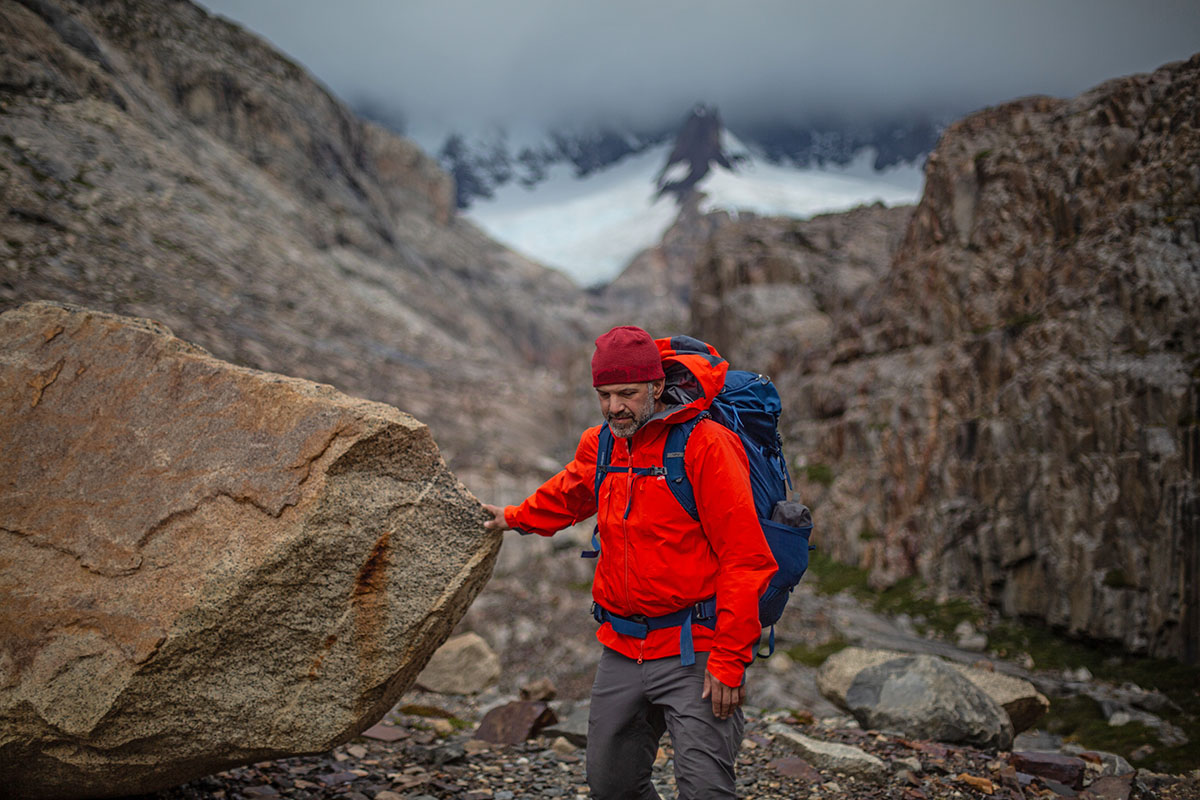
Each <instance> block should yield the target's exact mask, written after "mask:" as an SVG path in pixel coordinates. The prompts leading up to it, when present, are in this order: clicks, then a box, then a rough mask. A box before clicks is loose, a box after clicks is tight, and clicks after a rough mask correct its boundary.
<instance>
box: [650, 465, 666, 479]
mask: <svg viewBox="0 0 1200 800" xmlns="http://www.w3.org/2000/svg"><path fill="white" fill-rule="evenodd" d="M646 474H647V475H649V476H650V477H651V478H662V477H666V475H667V468H666V467H651V468H650V471H649V472H647V473H646Z"/></svg>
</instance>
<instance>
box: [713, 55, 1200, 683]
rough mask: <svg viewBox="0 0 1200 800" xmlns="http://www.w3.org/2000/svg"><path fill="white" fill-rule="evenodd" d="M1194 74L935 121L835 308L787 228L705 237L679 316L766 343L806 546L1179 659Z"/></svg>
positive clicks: (1196, 499)
mask: <svg viewBox="0 0 1200 800" xmlns="http://www.w3.org/2000/svg"><path fill="white" fill-rule="evenodd" d="M1198 87H1200V56H1197V57H1193V58H1192V59H1191V60H1189V61H1187V62H1181V63H1176V64H1170V65H1167V66H1164V67H1163V68H1161V69H1160V70H1158V71H1156V72H1154V73H1153V74H1149V75H1138V76H1133V77H1129V78H1123V79H1119V80H1114V81H1110V82H1108V83H1105V84H1103V85H1101V86H1099V87H1097V88H1096V89H1094V90H1092V91H1090V92H1088V93H1086V94H1084V95H1082V96H1080V97H1078V98H1076V99H1074V100H1069V101H1062V100H1053V99H1049V98H1030V99H1026V100H1020V101H1016V102H1013V103H1010V104H1007V105H1004V106H1000V107H997V108H993V109H988V110H985V111H981V112H979V113H977V114H975V115H972V116H970V117H967V118H966V119H964V120H961V121H960V122H957V123H955V124H954V125H952V126H950V127H949V128H948V129H947V130H946V132H945V134H944V136H943V137H942V140H941V142H940V144H939V145H938V147H937V149H936V150H935V151H934V153H933V155H932V156H931V157H930V159H929V162H928V165H927V167H926V189H925V194H924V197H923V199H922V201H921V203H920V205H919V206H918V207H917V209H916V210H915V211H914V212H913V215H912V221H911V224H910V225H909V227H908V230H907V233H906V234H905V237H904V240H903V242H902V244H901V246H900V248H899V249H898V250H897V251H896V253H895V255H894V258H893V260H892V263H891V264H890V266H889V267H887V268H886V269H881V270H880V271H879V272H878V273H877V277H876V276H873V275H871V274H868V273H864V277H865V278H868V280H865V281H864V282H863V283H862V284H861V285H860V287H859V288H858V289H857V290H854V289H851V290H850V291H849V292H841V293H838V294H835V295H833V296H834V297H835V298H837V300H838V302H837V303H829V302H815V303H814V302H813V300H814V298H820V297H821V296H822V290H821V287H823V286H828V285H829V283H830V277H831V276H830V275H829V274H805V273H804V272H803V271H802V270H799V269H796V268H795V267H794V265H795V264H797V263H800V262H801V261H802V259H803V258H804V257H805V254H806V253H807V252H808V251H809V250H810V248H809V246H808V245H806V244H805V243H804V242H802V241H797V242H796V243H795V244H793V245H792V246H790V247H789V246H788V245H787V242H786V239H785V235H786V232H787V231H788V230H789V229H791V228H792V227H793V226H792V224H791V223H789V222H786V221H775V222H774V224H773V227H772V228H768V229H766V230H765V231H764V230H759V229H758V228H755V227H754V226H753V225H750V224H747V225H746V226H745V227H744V228H743V229H742V230H741V231H740V232H739V231H738V230H737V229H736V228H725V229H723V230H722V232H721V234H722V235H724V236H725V237H726V243H725V245H723V246H722V247H720V248H714V249H715V251H716V252H717V253H718V258H717V259H716V260H714V262H713V265H712V266H711V267H710V268H709V269H708V270H707V272H708V275H707V277H703V276H702V277H698V279H697V280H698V286H699V285H701V284H702V285H703V286H704V287H706V288H704V289H703V291H701V290H698V291H697V292H695V293H694V294H693V312H694V315H695V316H696V318H697V320H698V321H700V322H702V323H703V324H702V325H700V326H699V327H698V329H697V331H696V333H697V335H700V336H702V337H704V338H707V339H709V340H710V341H713V342H714V343H715V344H717V346H718V348H720V349H721V352H722V354H723V355H726V356H727V357H733V358H737V357H738V355H739V354H740V353H741V352H752V351H758V352H764V351H765V352H767V353H771V354H774V361H773V362H771V363H767V364H766V365H765V366H766V369H767V370H769V371H771V372H772V374H773V377H775V378H776V383H777V385H779V386H780V391H781V393H782V394H783V395H784V401H785V412H786V415H785V421H784V424H785V432H784V437H785V451H786V452H788V453H789V454H792V455H793V456H794V457H795V458H796V459H797V463H796V464H795V466H794V473H795V474H796V475H797V477H799V478H800V484H799V487H798V488H799V491H800V493H801V495H802V498H803V499H804V500H805V502H807V503H808V504H809V505H810V506H812V508H813V511H814V515H815V516H816V517H817V518H818V519H820V520H823V521H824V523H822V535H823V536H824V537H825V538H824V541H823V544H822V546H823V547H824V548H826V552H830V553H832V554H833V555H835V556H836V557H837V558H839V559H841V560H843V561H848V562H851V563H857V564H859V565H861V566H864V567H868V568H870V569H871V570H872V574H873V578H874V580H875V581H876V582H877V583H878V584H879V585H881V586H883V585H888V584H890V583H892V582H894V581H896V580H898V579H900V578H902V577H905V576H909V575H914V574H916V575H919V576H920V577H922V578H923V579H925V580H926V581H927V582H929V583H931V584H933V585H934V586H935V587H936V588H937V590H938V591H939V592H940V593H942V594H949V593H956V594H964V595H971V596H974V597H976V598H978V599H980V600H982V601H984V602H986V603H987V604H989V605H991V606H993V607H995V608H997V609H999V610H1000V611H1002V612H1003V613H1004V614H1006V615H1009V616H1022V617H1026V618H1032V619H1038V620H1041V621H1043V622H1044V623H1046V624H1048V625H1051V626H1054V627H1056V628H1059V629H1062V630H1065V631H1067V632H1070V633H1074V634H1077V635H1080V636H1085V637H1089V638H1093V639H1103V640H1111V641H1115V642H1119V643H1120V644H1121V645H1122V646H1123V647H1125V648H1127V649H1129V650H1132V651H1136V652H1144V653H1151V654H1155V655H1159V656H1175V657H1179V658H1183V659H1185V660H1187V661H1190V662H1192V663H1196V662H1198V661H1200V372H1198V371H1197V367H1198V364H1200V362H1198V360H1197V359H1198V357H1200V324H1198V322H1197V321H1198V320H1200V274H1198V273H1197V269H1196V265H1197V264H1198V263H1200V166H1197V165H1200V91H1198V90H1197V89H1198ZM755 224H757V225H758V226H759V227H760V228H761V227H763V226H764V224H763V223H761V222H760V223H755ZM810 239H811V237H810ZM764 244H765V245H769V246H764ZM721 253H726V254H731V255H728V256H726V257H725V258H721V257H719V256H720V254H721ZM705 298H707V299H705ZM744 298H752V299H756V300H757V301H759V302H760V305H761V307H762V309H763V313H760V314H756V315H754V317H752V318H746V317H743V318H740V319H735V317H734V316H732V315H730V314H728V313H725V312H724V309H729V308H732V307H734V306H735V305H736V304H737V303H739V302H741V301H742V300H743V299H744ZM702 300H703V302H704V303H705V304H707V307H711V308H712V309H714V311H715V313H713V314H711V315H707V316H705V315H704V314H703V313H701V312H703V311H704V308H705V306H700V305H697V304H698V303H700V302H701V301H702ZM772 309H776V310H777V311H778V314H776V315H774V316H772V314H771V313H770V312H771V310H772ZM706 320H707V321H706ZM755 320H762V321H763V323H762V324H761V325H758V324H757V323H756V322H755ZM725 340H729V344H727V345H726V346H722V342H723V341H725Z"/></svg>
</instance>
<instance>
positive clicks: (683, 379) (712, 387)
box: [654, 336, 729, 423]
mask: <svg viewBox="0 0 1200 800" xmlns="http://www.w3.org/2000/svg"><path fill="white" fill-rule="evenodd" d="M654 343H655V344H656V345H658V352H659V355H660V356H662V362H663V372H664V373H666V388H665V389H664V390H663V398H664V400H665V402H666V404H667V408H666V409H665V410H664V411H663V412H661V413H660V414H657V415H655V416H656V417H657V418H660V419H669V420H670V421H671V422H673V423H674V422H683V421H684V420H686V419H688V418H690V417H693V416H695V415H696V414H699V413H700V412H702V411H704V410H705V409H707V408H708V407H709V406H710V405H711V404H712V401H713V400H714V399H715V398H716V396H717V395H718V394H719V393H720V391H721V389H722V388H723V387H724V386H725V373H726V372H728V371H729V362H727V361H726V360H725V359H724V358H722V357H721V354H720V353H718V352H717V349H716V348H715V347H713V346H712V345H710V344H705V343H704V342H702V341H700V340H699V339H693V338H692V337H691V336H672V337H670V338H667V339H655V340H654Z"/></svg>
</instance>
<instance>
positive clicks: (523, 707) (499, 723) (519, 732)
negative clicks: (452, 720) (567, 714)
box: [475, 700, 558, 744]
mask: <svg viewBox="0 0 1200 800" xmlns="http://www.w3.org/2000/svg"><path fill="white" fill-rule="evenodd" d="M557 720H558V718H557V717H556V716H555V715H554V712H553V711H551V710H550V707H549V706H547V705H546V704H545V703H539V702H532V701H528V700H515V701H513V702H511V703H506V704H505V705H502V706H500V707H499V708H493V709H492V710H491V711H489V712H488V713H487V714H486V715H485V716H484V718H483V719H482V720H481V721H480V723H479V727H478V728H477V729H476V731H475V738H476V739H482V740H483V741H485V742H495V743H496V744H520V743H521V742H523V741H525V740H526V739H532V738H533V737H534V736H536V735H537V734H538V733H539V732H540V731H541V730H542V729H543V728H545V727H546V726H547V725H551V724H553V723H554V722H556V721H557Z"/></svg>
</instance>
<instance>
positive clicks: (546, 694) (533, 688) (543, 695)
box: [521, 678, 558, 701]
mask: <svg viewBox="0 0 1200 800" xmlns="http://www.w3.org/2000/svg"><path fill="white" fill-rule="evenodd" d="M557 696H558V688H557V687H556V686H555V685H554V681H552V680H550V679H549V678H539V679H537V680H536V681H533V682H531V683H527V684H525V685H524V686H522V687H521V699H522V700H542V701H550V700H553V699H554V698H555V697H557Z"/></svg>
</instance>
